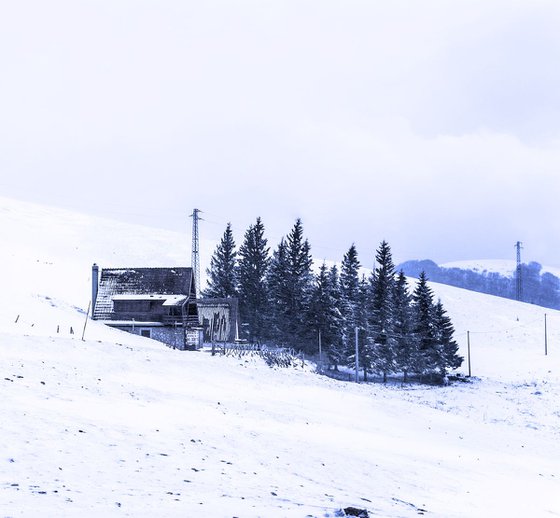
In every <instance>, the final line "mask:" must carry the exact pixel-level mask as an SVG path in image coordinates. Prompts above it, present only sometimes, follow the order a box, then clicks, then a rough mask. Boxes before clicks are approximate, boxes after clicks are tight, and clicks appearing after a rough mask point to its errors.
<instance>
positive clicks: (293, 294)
mask: <svg viewBox="0 0 560 518" xmlns="http://www.w3.org/2000/svg"><path fill="white" fill-rule="evenodd" d="M311 264H312V258H311V247H310V245H309V242H308V241H307V239H304V237H303V225H302V222H301V220H300V219H297V220H296V223H295V225H294V227H293V228H292V231H291V232H290V233H289V234H288V236H287V238H286V239H285V240H284V239H283V240H282V241H281V243H280V244H279V245H278V249H277V250H276V251H275V253H274V255H273V258H272V262H271V267H270V271H271V276H270V278H269V291H270V295H271V297H272V304H273V306H274V307H273V308H272V313H271V315H272V326H273V329H274V330H275V338H276V340H277V341H279V342H280V343H282V344H284V345H289V346H290V347H296V348H298V349H300V350H303V349H307V350H308V351H313V350H314V346H313V345H312V344H313V338H312V332H311V330H310V329H309V326H308V325H307V322H306V318H305V317H306V315H307V312H308V305H309V298H310V295H311V288H312V280H313V275H312V273H311Z"/></svg>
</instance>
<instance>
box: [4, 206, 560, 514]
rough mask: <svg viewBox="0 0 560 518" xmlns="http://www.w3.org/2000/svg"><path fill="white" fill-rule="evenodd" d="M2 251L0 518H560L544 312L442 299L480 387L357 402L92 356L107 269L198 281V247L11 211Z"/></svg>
mask: <svg viewBox="0 0 560 518" xmlns="http://www.w3.org/2000/svg"><path fill="white" fill-rule="evenodd" d="M0 232H1V235H0V237H1V238H2V242H3V244H4V250H5V252H4V253H3V254H2V255H1V256H0V267H1V271H2V272H3V275H2V287H3V290H2V293H3V297H2V302H1V303H0V371H1V372H0V385H1V386H2V396H3V398H2V405H1V406H0V423H2V424H1V428H0V438H1V441H0V466H1V468H0V475H1V477H0V516H56V517H59V516H77V515H81V516H100V515H105V516H135V517H136V516H172V517H173V516H177V517H178V516H181V517H184V516H205V517H207V516H209V517H222V516H223V517H232V516H240V517H253V516H262V517H271V516H273V517H274V516H278V517H292V516H293V517H296V516H297V517H300V516H301V517H304V516H318V517H319V516H335V515H336V512H337V510H338V509H340V508H343V507H346V506H348V505H353V506H358V507H363V508H367V509H368V510H369V511H370V514H371V515H372V516H418V515H419V514H426V515H427V516H435V517H450V516H461V517H463V516H464V517H467V516H468V517H471V516H531V517H532V516H558V515H559V514H560V498H559V497H558V488H559V477H560V441H559V439H560V412H559V410H558V401H559V400H560V375H559V368H558V362H559V360H560V355H559V353H558V349H559V347H560V313H559V312H556V311H549V310H547V323H548V335H547V337H548V348H549V351H548V355H547V356H545V355H544V312H543V310H542V308H538V307H536V306H531V305H528V304H521V303H517V302H515V301H510V300H506V299H502V298H497V297H491V296H487V295H482V294H478V293H474V292H469V291H465V290H460V289H456V288H452V287H449V286H443V285H436V284H434V285H432V286H433V288H434V290H435V292H436V294H437V296H439V297H441V299H442V301H443V303H444V305H445V307H446V308H447V309H448V311H449V314H450V315H451V317H452V318H453V321H454V323H455V327H456V329H457V339H458V341H459V342H460V344H461V347H462V354H464V355H465V356H466V354H467V351H466V345H467V343H466V332H467V331H470V339H471V360H472V362H471V367H472V373H473V375H474V376H476V379H474V380H473V382H472V383H460V384H457V385H455V386H451V387H446V388H434V387H418V386H407V387H401V386H400V384H398V383H397V384H394V385H389V386H387V387H383V386H380V385H365V384H360V385H356V384H353V383H342V382H338V381H334V380H330V379H326V378H322V377H320V376H317V375H316V374H314V373H313V372H312V369H311V368H310V367H309V366H308V365H306V366H305V367H303V368H300V369H292V370H286V369H283V370H272V369H269V368H268V367H266V366H265V365H263V364H262V363H260V362H259V361H257V360H250V359H246V358H244V359H234V358H224V357H212V356H210V354H209V353H207V352H194V353H189V352H179V351H174V350H171V349H168V348H166V347H164V346H163V345H161V344H159V343H157V342H153V341H150V340H148V339H144V338H140V337H135V336H132V335H128V334H123V333H119V332H117V331H115V330H111V329H108V328H106V327H104V326H102V325H101V324H99V323H97V322H92V321H89V322H88V324H87V329H86V334H85V337H86V340H85V341H82V340H81V332H82V328H83V324H84V322H85V319H84V310H85V308H86V307H87V301H88V299H89V296H90V293H89V290H90V282H91V281H90V271H91V263H92V262H94V261H96V262H98V263H99V264H101V265H102V266H103V265H108V264H109V263H110V264H111V265H121V264H139V265H151V264H153V265H156V264H158V265H160V264H161V265H168V264H181V263H183V264H184V261H182V258H183V257H185V255H186V250H187V249H188V240H185V239H184V236H180V235H177V234H172V233H165V232H162V231H159V230H158V231H156V230H154V229H146V228H141V227H133V226H130V225H122V224H117V223H113V222H109V221H101V220H97V219H92V218H89V217H86V216H80V215H77V214H72V213H67V212H64V211H58V210H54V209H47V208H44V207H35V206H32V205H27V204H21V203H19V202H11V201H7V200H0ZM18 316H19V318H18ZM16 320H17V322H16ZM71 327H72V329H73V330H75V332H74V334H70V328H71ZM57 330H58V332H57ZM461 370H462V371H463V372H467V365H466V363H465V366H464V367H463V368H462V369H461Z"/></svg>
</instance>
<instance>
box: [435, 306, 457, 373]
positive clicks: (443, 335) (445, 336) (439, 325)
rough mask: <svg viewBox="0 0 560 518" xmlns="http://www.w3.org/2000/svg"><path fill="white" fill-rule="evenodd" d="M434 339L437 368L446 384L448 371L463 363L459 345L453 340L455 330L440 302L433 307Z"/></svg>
mask: <svg viewBox="0 0 560 518" xmlns="http://www.w3.org/2000/svg"><path fill="white" fill-rule="evenodd" d="M434 327H435V339H436V344H437V349H438V365H437V366H438V368H439V373H440V375H441V377H442V380H443V381H444V382H447V371H448V369H451V370H453V369H457V368H459V367H460V366H461V364H462V363H463V357H462V356H460V355H459V354H458V351H459V345H458V344H457V342H456V341H455V340H454V339H453V334H454V332H455V330H454V329H453V324H452V323H451V319H450V318H449V316H448V315H447V312H446V311H445V309H444V307H443V304H442V303H441V300H438V302H437V303H436V305H435V307H434Z"/></svg>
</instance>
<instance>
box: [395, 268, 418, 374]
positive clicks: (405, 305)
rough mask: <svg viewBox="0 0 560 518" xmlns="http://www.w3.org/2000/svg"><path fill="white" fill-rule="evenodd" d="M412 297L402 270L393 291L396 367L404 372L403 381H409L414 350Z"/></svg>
mask: <svg viewBox="0 0 560 518" xmlns="http://www.w3.org/2000/svg"><path fill="white" fill-rule="evenodd" d="M410 304H411V298H410V294H409V292H408V286H407V281H406V277H405V275H404V272H403V271H402V270H401V271H400V272H399V274H398V276H397V280H396V281H395V287H394V291H393V332H394V334H395V367H396V369H397V370H399V371H401V372H402V373H403V382H404V383H406V382H407V381H408V373H409V371H410V369H411V361H412V356H413V352H414V343H415V342H414V338H413V336H412V320H411V311H410Z"/></svg>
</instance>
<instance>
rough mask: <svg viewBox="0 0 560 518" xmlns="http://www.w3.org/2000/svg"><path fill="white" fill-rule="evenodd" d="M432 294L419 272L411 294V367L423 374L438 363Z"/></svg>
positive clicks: (424, 276)
mask: <svg viewBox="0 0 560 518" xmlns="http://www.w3.org/2000/svg"><path fill="white" fill-rule="evenodd" d="M433 300H434V296H433V292H432V290H431V288H430V287H429V286H428V279H427V277H426V273H425V272H421V273H420V276H419V278H418V282H417V284H416V288H415V289H414V292H413V294H412V318H413V333H414V339H415V346H414V352H413V355H412V369H413V370H414V372H416V373H418V374H421V375H424V374H427V373H432V372H433V370H434V368H435V367H436V366H437V364H438V351H437V344H436V340H435V320H434V302H433Z"/></svg>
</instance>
